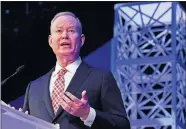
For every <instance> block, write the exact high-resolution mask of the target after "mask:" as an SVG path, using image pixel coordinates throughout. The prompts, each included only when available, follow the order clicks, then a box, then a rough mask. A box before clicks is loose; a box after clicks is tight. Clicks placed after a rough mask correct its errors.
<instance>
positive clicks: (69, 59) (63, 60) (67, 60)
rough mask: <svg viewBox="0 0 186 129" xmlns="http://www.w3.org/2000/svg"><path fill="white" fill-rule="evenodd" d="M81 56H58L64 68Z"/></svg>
mask: <svg viewBox="0 0 186 129" xmlns="http://www.w3.org/2000/svg"><path fill="white" fill-rule="evenodd" d="M78 57H79V56H76V57H75V56H72V57H69V56H63V57H56V58H57V62H58V63H59V65H61V66H62V67H63V68H64V67H66V66H67V65H69V64H71V63H73V62H74V61H75V60H76V59H77V58H78Z"/></svg>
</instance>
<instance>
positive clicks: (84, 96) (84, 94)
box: [81, 90, 88, 100]
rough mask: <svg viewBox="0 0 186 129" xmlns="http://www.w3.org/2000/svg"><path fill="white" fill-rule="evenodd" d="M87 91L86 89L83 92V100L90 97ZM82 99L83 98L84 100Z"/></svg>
mask: <svg viewBox="0 0 186 129" xmlns="http://www.w3.org/2000/svg"><path fill="white" fill-rule="evenodd" d="M86 93H87V92H86V90H84V91H83V92H82V93H81V95H82V99H83V100H88V97H87V95H86ZM82 99H81V100H82Z"/></svg>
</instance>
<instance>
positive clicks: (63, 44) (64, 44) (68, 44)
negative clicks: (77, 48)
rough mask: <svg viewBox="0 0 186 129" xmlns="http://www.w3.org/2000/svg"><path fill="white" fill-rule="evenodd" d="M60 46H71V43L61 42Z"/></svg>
mask: <svg viewBox="0 0 186 129" xmlns="http://www.w3.org/2000/svg"><path fill="white" fill-rule="evenodd" d="M60 46H70V43H61V44H60Z"/></svg>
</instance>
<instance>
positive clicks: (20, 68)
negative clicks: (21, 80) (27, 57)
mask: <svg viewBox="0 0 186 129" xmlns="http://www.w3.org/2000/svg"><path fill="white" fill-rule="evenodd" d="M24 68H25V66H24V65H21V66H19V67H18V68H17V69H16V72H20V71H22V70H23V69H24Z"/></svg>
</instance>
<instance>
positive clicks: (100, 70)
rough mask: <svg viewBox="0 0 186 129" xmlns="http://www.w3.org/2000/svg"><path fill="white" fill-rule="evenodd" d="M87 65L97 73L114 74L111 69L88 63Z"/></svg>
mask: <svg viewBox="0 0 186 129" xmlns="http://www.w3.org/2000/svg"><path fill="white" fill-rule="evenodd" d="M87 66H88V67H89V69H90V70H91V72H93V73H96V74H99V75H108V74H112V73H111V71H110V70H108V69H104V68H99V67H95V66H92V65H90V64H87Z"/></svg>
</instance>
